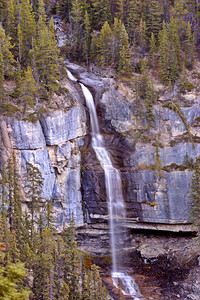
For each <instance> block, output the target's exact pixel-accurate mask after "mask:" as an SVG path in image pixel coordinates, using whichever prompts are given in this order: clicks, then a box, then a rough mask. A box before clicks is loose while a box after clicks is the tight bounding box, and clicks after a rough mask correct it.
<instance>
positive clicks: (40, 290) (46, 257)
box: [34, 228, 56, 300]
mask: <svg viewBox="0 0 200 300" xmlns="http://www.w3.org/2000/svg"><path fill="white" fill-rule="evenodd" d="M55 251H56V243H55V241H53V235H52V232H51V230H50V229H48V228H45V229H44V230H43V232H42V236H41V239H40V245H39V252H38V261H37V263H36V265H35V278H34V295H35V299H43V300H49V299H54V290H53V289H54V253H55Z"/></svg>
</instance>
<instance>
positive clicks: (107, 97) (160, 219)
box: [0, 62, 200, 226]
mask: <svg viewBox="0 0 200 300" xmlns="http://www.w3.org/2000/svg"><path fill="white" fill-rule="evenodd" d="M66 63H67V67H68V68H69V69H70V70H71V71H72V72H73V74H74V75H75V76H76V77H77V78H78V79H79V80H80V81H81V82H83V83H84V84H85V85H86V86H87V87H89V88H90V90H91V92H92V93H93V95H94V99H95V104H96V107H97V113H98V116H99V122H100V128H101V132H102V133H103V135H104V138H105V144H106V147H107V148H108V150H109V152H110V155H111V158H112V161H113V164H114V165H115V166H116V167H117V168H118V169H120V171H121V177H122V184H123V193H124V199H125V202H126V207H127V216H128V218H130V219H132V220H133V221H134V222H136V221H137V222H139V223H144V222H146V223H162V224H163V223H164V224H184V223H188V200H189V199H188V196H189V188H190V179H191V176H192V171H191V170H190V169H187V168H186V167H183V163H184V159H185V156H186V153H187V154H188V155H189V157H190V158H193V159H194V160H195V158H196V157H198V156H199V154H200V143H198V138H199V137H200V131H199V127H198V118H199V117H200V107H199V100H200V99H199V97H198V96H197V95H196V94H195V93H190V94H188V95H184V97H185V98H184V99H185V100H184V101H182V106H181V110H182V111H183V113H184V115H185V118H186V120H187V123H188V125H189V126H190V132H192V134H193V135H195V137H196V138H195V140H194V145H195V148H194V147H193V145H192V143H191V141H189V140H188V139H187V136H186V131H187V129H186V128H185V125H184V124H183V122H182V120H181V118H180V116H179V115H178V114H177V113H175V112H174V111H172V110H170V109H169V108H166V107H163V104H164V103H166V101H169V100H171V99H173V98H174V95H173V94H172V93H171V94H170V93H167V92H165V93H164V92H163V91H161V92H160V97H159V100H158V102H157V104H156V105H155V106H154V114H155V120H156V128H155V129H151V130H150V131H149V132H148V134H147V133H145V132H142V126H141V125H140V124H139V123H138V120H137V118H136V116H135V110H134V101H135V100H134V99H135V98H134V91H133V90H132V89H131V88H130V85H128V84H125V83H122V82H118V81H117V80H116V79H113V78H112V76H110V74H109V72H107V73H106V72H105V74H104V73H102V74H100V75H94V74H93V73H90V72H86V70H85V69H84V68H82V67H80V66H77V65H74V64H70V63H69V62H66ZM64 85H65V88H67V89H68V91H69V95H67V96H65V97H64V98H62V99H59V97H57V98H56V99H54V102H56V103H57V104H56V105H55V107H57V108H56V109H54V110H53V109H51V110H50V111H49V112H48V113H46V114H43V115H41V116H40V121H37V122H36V123H30V122H27V121H23V120H20V119H17V118H11V117H5V116H2V117H1V141H0V145H1V162H3V161H6V160H7V158H8V156H9V154H10V153H11V152H12V151H13V150H14V152H15V153H16V157H17V160H18V163H19V166H20V169H21V174H22V176H24V173H25V163H26V162H30V163H32V164H34V165H36V166H37V167H38V168H39V169H40V171H41V173H42V176H43V178H44V189H43V195H44V198H45V199H51V200H52V203H53V205H54V209H55V211H56V216H57V223H58V225H59V226H60V225H61V224H62V223H63V222H68V221H69V218H70V216H71V214H72V212H73V214H74V217H75V219H76V224H77V225H78V226H81V225H83V223H84V221H85V222H87V223H91V222H101V221H104V220H105V219H107V203H106V193H105V183H104V174H103V170H102V169H101V167H100V165H99V163H98V161H97V159H96V156H95V154H94V151H93V149H92V148H91V137H90V135H89V132H90V125H89V116H88V113H87V108H86V107H85V106H84V98H83V95H82V93H81V91H80V88H79V85H78V83H72V82H70V80H67V79H66V81H65V83H64ZM158 92H159V91H158ZM61 100H62V102H63V103H65V106H66V107H65V106H64V108H63V106H61V105H60V102H61ZM186 102H187V107H186V106H184V105H185V104H184V103H186ZM60 107H61V108H60ZM158 132H160V138H159V144H160V147H159V154H160V159H161V161H162V165H163V170H164V171H163V172H162V176H161V177H159V176H158V175H157V174H156V172H155V168H154V163H155V159H156V147H155V141H156V139H157V136H158Z"/></svg>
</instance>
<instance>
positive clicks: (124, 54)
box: [118, 46, 132, 76]
mask: <svg viewBox="0 0 200 300" xmlns="http://www.w3.org/2000/svg"><path fill="white" fill-rule="evenodd" d="M131 70H132V66H131V54H130V49H129V47H127V46H123V47H122V50H121V51H120V59H119V66H118V71H119V72H120V73H122V74H124V75H126V76H129V75H130V73H131Z"/></svg>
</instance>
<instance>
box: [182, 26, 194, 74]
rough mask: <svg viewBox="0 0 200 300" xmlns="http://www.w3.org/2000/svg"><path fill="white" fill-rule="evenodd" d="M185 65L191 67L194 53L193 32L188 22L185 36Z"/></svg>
mask: <svg viewBox="0 0 200 300" xmlns="http://www.w3.org/2000/svg"><path fill="white" fill-rule="evenodd" d="M184 45H185V66H186V68H188V69H189V70H191V69H192V67H193V64H194V55H195V44H194V34H192V32H191V25H190V23H189V22H188V24H187V30H186V38H185V42H184Z"/></svg>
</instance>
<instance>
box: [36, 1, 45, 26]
mask: <svg viewBox="0 0 200 300" xmlns="http://www.w3.org/2000/svg"><path fill="white" fill-rule="evenodd" d="M37 17H38V19H42V21H43V22H46V21H47V15H46V11H45V3H44V1H43V0H38V9H37Z"/></svg>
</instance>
